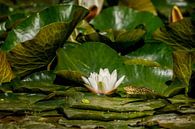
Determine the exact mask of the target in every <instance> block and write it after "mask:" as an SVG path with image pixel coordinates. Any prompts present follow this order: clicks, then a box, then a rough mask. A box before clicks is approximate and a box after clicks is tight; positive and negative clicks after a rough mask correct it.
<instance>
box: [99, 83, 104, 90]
mask: <svg viewBox="0 0 195 129" xmlns="http://www.w3.org/2000/svg"><path fill="white" fill-rule="evenodd" d="M98 88H99V90H100V91H103V90H104V83H103V82H102V81H99V82H98Z"/></svg>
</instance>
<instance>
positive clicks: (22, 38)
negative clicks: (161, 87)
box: [2, 5, 87, 76]
mask: <svg viewBox="0 0 195 129" xmlns="http://www.w3.org/2000/svg"><path fill="white" fill-rule="evenodd" d="M86 14H87V10H86V9H84V8H82V7H79V6H74V5H57V6H52V7H50V8H47V9H45V10H43V11H41V12H40V13H36V14H35V15H33V16H31V17H29V18H27V19H26V20H24V21H23V22H22V23H21V24H19V25H18V26H17V27H16V28H15V29H13V30H12V31H11V32H9V34H8V37H7V39H6V41H5V43H4V44H3V45H2V50H5V51H10V52H9V53H8V60H9V62H10V63H11V65H12V67H13V69H14V70H15V72H16V73H17V74H19V75H21V76H24V75H26V74H29V73H31V72H32V71H34V70H36V69H42V68H45V67H46V66H47V65H48V64H49V63H50V61H52V60H53V58H54V57H55V52H56V50H57V48H59V47H60V46H62V45H63V42H64V41H65V40H66V39H67V38H68V36H69V35H70V34H71V32H72V31H73V29H74V27H75V26H76V24H77V23H78V22H79V21H81V20H82V19H83V18H84V16H85V15H86ZM48 17H49V18H48Z"/></svg>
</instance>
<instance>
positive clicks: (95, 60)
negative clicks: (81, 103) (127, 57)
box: [56, 42, 123, 80]
mask: <svg viewBox="0 0 195 129" xmlns="http://www.w3.org/2000/svg"><path fill="white" fill-rule="evenodd" d="M57 57H58V64H57V67H56V73H57V74H60V75H63V71H64V70H65V72H66V73H67V71H70V72H74V73H75V74H71V75H74V77H73V76H72V77H73V79H74V78H77V79H79V78H78V77H79V76H81V75H86V76H87V75H88V74H89V73H91V72H98V71H99V69H100V68H108V69H109V70H110V71H113V70H114V69H120V68H122V67H123V64H122V58H121V57H120V56H119V55H118V53H117V52H116V51H114V50H113V49H111V48H110V47H108V46H107V45H105V44H103V43H96V42H88V43H84V44H82V45H80V46H78V47H76V48H72V49H66V50H64V49H59V50H58V51H57ZM66 73H64V75H65V74H66ZM76 73H77V74H78V76H77V74H76ZM64 77H66V78H67V77H68V76H64ZM77 79H76V80H77Z"/></svg>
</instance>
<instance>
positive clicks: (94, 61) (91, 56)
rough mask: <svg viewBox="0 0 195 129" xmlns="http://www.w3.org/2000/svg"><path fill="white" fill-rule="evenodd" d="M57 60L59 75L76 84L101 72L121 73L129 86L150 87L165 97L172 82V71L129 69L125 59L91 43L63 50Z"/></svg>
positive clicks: (104, 47)
mask: <svg viewBox="0 0 195 129" xmlns="http://www.w3.org/2000/svg"><path fill="white" fill-rule="evenodd" d="M57 56H58V65H57V67H56V73H57V74H58V75H60V76H63V77H64V78H67V79H72V80H74V81H82V80H81V76H82V75H85V76H88V74H89V73H90V72H94V71H95V72H98V71H99V69H100V68H108V69H109V70H110V71H112V70H113V69H117V70H118V72H119V76H121V75H125V76H126V78H125V80H124V83H125V84H124V85H125V86H127V85H133V86H136V87H147V88H149V89H151V90H153V91H154V92H156V93H159V94H161V95H162V94H163V91H164V90H165V89H166V88H167V85H166V84H165V82H166V81H168V80H171V78H172V70H171V69H167V68H161V67H159V68H158V67H147V66H144V65H135V64H132V65H126V66H125V65H124V64H123V60H122V57H120V56H119V55H118V54H117V53H116V51H113V50H112V49H111V48H109V47H108V46H106V45H105V44H103V43H93V42H89V43H84V44H82V45H81V46H78V47H77V48H72V49H66V50H63V49H60V50H59V51H58V52H57ZM121 88H122V90H123V87H121Z"/></svg>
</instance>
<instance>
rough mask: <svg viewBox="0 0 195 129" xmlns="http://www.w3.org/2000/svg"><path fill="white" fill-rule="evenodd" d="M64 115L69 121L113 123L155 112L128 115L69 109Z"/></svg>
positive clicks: (65, 109) (129, 113) (130, 113)
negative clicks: (113, 121) (112, 121)
mask: <svg viewBox="0 0 195 129" xmlns="http://www.w3.org/2000/svg"><path fill="white" fill-rule="evenodd" d="M64 113H65V115H66V117H67V118H68V119H71V120H99V121H111V120H129V119H133V118H139V117H144V116H149V115H153V113H154V112H153V111H142V112H139V111H138V112H127V113H115V112H103V111H91V110H86V109H85V110H80V109H67V108H64Z"/></svg>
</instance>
